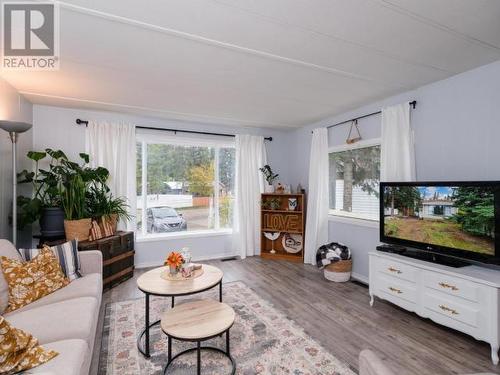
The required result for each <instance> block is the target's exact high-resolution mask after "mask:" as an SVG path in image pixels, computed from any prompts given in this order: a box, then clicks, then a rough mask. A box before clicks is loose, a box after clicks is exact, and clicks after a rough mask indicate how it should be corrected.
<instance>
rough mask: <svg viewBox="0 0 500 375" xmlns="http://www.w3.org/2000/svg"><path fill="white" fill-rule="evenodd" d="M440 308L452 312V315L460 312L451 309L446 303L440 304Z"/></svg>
mask: <svg viewBox="0 0 500 375" xmlns="http://www.w3.org/2000/svg"><path fill="white" fill-rule="evenodd" d="M439 308H440V309H441V310H443V311H446V312H449V313H451V315H458V312H457V310H455V309H451V308H449V307H448V306H445V305H439Z"/></svg>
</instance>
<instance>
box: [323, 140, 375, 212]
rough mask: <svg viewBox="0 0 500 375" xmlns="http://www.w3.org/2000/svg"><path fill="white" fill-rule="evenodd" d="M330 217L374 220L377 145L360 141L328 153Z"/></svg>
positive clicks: (373, 142) (372, 142)
mask: <svg viewBox="0 0 500 375" xmlns="http://www.w3.org/2000/svg"><path fill="white" fill-rule="evenodd" d="M329 168H330V171H329V172H330V173H329V176H330V214H332V215H339V216H347V217H353V218H359V219H367V220H378V215H379V181H380V144H379V143H378V141H370V142H367V141H364V142H359V143H357V144H354V145H346V146H339V147H336V148H333V149H331V150H330V154H329Z"/></svg>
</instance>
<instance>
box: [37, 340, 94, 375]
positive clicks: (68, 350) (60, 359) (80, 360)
mask: <svg viewBox="0 0 500 375" xmlns="http://www.w3.org/2000/svg"><path fill="white" fill-rule="evenodd" d="M44 347H45V348H47V349H52V350H55V351H57V352H58V353H59V355H58V356H57V357H55V358H54V359H52V360H50V361H49V362H47V363H45V364H43V365H41V366H38V367H36V368H34V369H32V370H30V371H29V373H30V374H39V375H42V374H43V375H48V374H50V375H83V372H82V367H83V366H84V363H85V359H86V358H87V356H88V350H89V349H88V348H87V344H86V342H85V341H83V340H62V341H56V342H51V343H48V344H46V345H44Z"/></svg>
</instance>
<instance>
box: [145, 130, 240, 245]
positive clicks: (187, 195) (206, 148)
mask: <svg viewBox="0 0 500 375" xmlns="http://www.w3.org/2000/svg"><path fill="white" fill-rule="evenodd" d="M234 164H235V149H234V146H233V144H232V143H227V142H218V141H213V140H207V139H193V138H180V137H176V138H173V137H158V136H157V137H156V139H155V138H152V137H151V136H150V135H149V136H146V135H143V136H141V135H139V136H138V141H137V227H138V233H139V235H142V236H148V235H162V234H164V235H168V234H169V233H176V232H177V233H178V232H198V231H208V230H220V229H228V228H232V224H233V206H234V167H235V165H234Z"/></svg>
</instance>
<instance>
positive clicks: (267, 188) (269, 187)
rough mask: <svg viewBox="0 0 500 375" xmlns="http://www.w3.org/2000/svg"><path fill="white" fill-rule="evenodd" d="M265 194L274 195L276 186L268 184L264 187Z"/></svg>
mask: <svg viewBox="0 0 500 375" xmlns="http://www.w3.org/2000/svg"><path fill="white" fill-rule="evenodd" d="M264 192H266V193H268V194H269V193H274V186H273V185H269V184H266V185H265V186H264Z"/></svg>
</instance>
